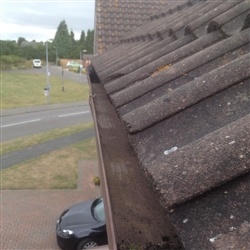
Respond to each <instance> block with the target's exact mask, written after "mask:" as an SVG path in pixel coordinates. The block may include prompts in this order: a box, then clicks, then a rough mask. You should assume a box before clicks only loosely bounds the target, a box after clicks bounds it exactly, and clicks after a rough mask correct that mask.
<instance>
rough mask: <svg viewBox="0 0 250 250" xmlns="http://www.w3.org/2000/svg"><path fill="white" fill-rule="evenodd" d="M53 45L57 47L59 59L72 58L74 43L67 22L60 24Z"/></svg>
mask: <svg viewBox="0 0 250 250" xmlns="http://www.w3.org/2000/svg"><path fill="white" fill-rule="evenodd" d="M52 45H53V46H56V47H57V50H58V56H59V57H61V58H67V57H70V54H71V49H72V43H71V37H70V34H69V31H68V27H67V24H66V22H65V20H63V21H61V22H60V24H59V26H58V28H57V31H56V34H55V38H54V40H53V43H52Z"/></svg>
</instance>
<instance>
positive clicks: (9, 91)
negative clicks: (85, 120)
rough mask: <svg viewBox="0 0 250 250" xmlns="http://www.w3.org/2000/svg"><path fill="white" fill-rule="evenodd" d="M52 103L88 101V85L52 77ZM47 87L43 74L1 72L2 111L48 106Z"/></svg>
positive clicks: (0, 93) (0, 105)
mask: <svg viewBox="0 0 250 250" xmlns="http://www.w3.org/2000/svg"><path fill="white" fill-rule="evenodd" d="M50 86H51V89H50V103H51V104H55V103H68V102H78V101H84V100H86V101H87V100H88V98H89V87H88V84H79V83H78V82H74V81H70V80H66V79H64V90H65V91H64V92H63V91H62V79H61V78H60V77H55V76H51V77H50ZM45 87H46V76H45V75H41V74H25V73H21V72H19V71H18V72H13V71H11V72H10V71H6V72H1V89H0V95H1V103H0V108H1V109H11V108H19V107H28V106H37V105H46V104H47V98H46V97H45V96H44V93H43V89H44V88H45Z"/></svg>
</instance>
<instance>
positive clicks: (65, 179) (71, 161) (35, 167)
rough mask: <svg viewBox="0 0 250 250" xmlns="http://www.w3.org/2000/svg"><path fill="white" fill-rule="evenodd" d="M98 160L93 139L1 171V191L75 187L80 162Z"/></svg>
mask: <svg viewBox="0 0 250 250" xmlns="http://www.w3.org/2000/svg"><path fill="white" fill-rule="evenodd" d="M82 159H86V160H94V159H97V153H96V144H95V138H91V139H88V140H85V141H82V142H78V143H75V144H73V145H71V146H69V147H65V148H63V149H60V150H55V151H53V152H51V153H49V154H46V155H43V156H40V157H37V158H35V159H32V160H29V161H26V162H23V163H21V164H18V165H15V166H13V167H10V168H7V169H5V170H2V171H0V187H1V189H74V188H77V178H78V164H79V160H82Z"/></svg>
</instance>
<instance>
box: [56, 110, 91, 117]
mask: <svg viewBox="0 0 250 250" xmlns="http://www.w3.org/2000/svg"><path fill="white" fill-rule="evenodd" d="M86 113H89V111H85V112H80V113H73V114H67V115H59V116H58V117H65V116H71V115H81V114H86Z"/></svg>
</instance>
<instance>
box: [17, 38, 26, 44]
mask: <svg viewBox="0 0 250 250" xmlns="http://www.w3.org/2000/svg"><path fill="white" fill-rule="evenodd" d="M22 42H26V39H25V38H24V37H18V39H17V44H18V45H19V46H21V44H22Z"/></svg>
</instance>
